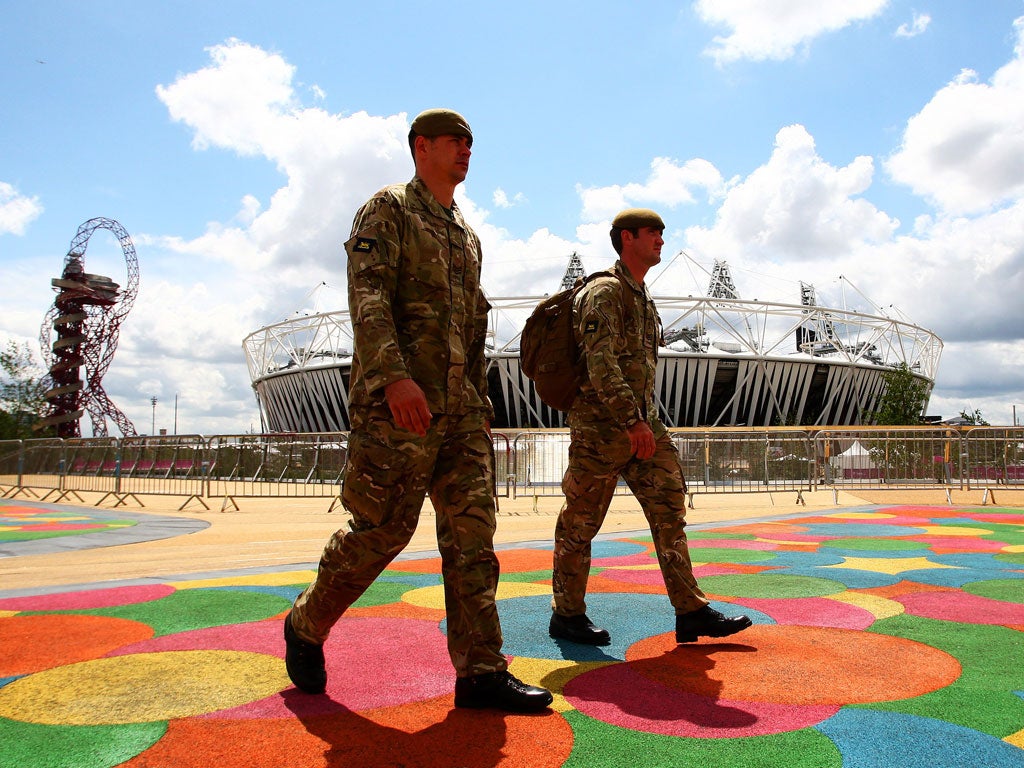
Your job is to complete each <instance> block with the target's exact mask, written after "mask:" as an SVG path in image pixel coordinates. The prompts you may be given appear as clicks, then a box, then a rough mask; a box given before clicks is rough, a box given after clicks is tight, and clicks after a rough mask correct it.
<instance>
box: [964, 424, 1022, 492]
mask: <svg viewBox="0 0 1024 768" xmlns="http://www.w3.org/2000/svg"><path fill="white" fill-rule="evenodd" d="M965 432H966V437H965V439H964V451H963V454H962V459H963V462H962V471H963V474H962V482H963V484H964V485H965V486H966V487H967V488H971V487H978V486H980V487H983V488H985V487H991V486H993V485H1006V486H1011V487H1012V486H1018V487H1020V486H1024V427H970V428H968V429H967V430H965Z"/></svg>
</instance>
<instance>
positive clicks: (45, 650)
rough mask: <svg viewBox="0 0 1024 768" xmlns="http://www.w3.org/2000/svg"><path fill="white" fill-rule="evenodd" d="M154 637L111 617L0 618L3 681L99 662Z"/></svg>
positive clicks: (144, 628)
mask: <svg viewBox="0 0 1024 768" xmlns="http://www.w3.org/2000/svg"><path fill="white" fill-rule="evenodd" d="M152 636H153V628H152V627H150V626H149V625H147V624H142V623H140V622H137V621H131V620H129V619H116V618H111V617H109V616H74V615H67V616H62V615H40V616H8V617H5V618H0V677H14V676H16V675H28V674H32V673H33V672H40V671H42V670H44V669H51V668H53V667H59V666H63V665H65V664H74V663H76V662H79V661H88V660H90V659H98V658H100V657H101V656H104V655H106V654H108V653H110V652H111V651H113V650H114V649H116V648H121V647H123V646H126V645H130V644H132V643H140V642H142V641H143V640H148V639H149V638H151V637H152Z"/></svg>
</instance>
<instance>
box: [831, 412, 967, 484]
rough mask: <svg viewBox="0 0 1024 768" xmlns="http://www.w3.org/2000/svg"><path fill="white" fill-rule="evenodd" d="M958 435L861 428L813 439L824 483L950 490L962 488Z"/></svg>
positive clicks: (948, 430) (949, 430)
mask: <svg viewBox="0 0 1024 768" xmlns="http://www.w3.org/2000/svg"><path fill="white" fill-rule="evenodd" d="M962 442H963V438H962V436H961V434H960V432H959V431H958V430H956V429H953V428H949V427H945V428H921V429H917V428H900V427H875V428H871V427H862V428H858V429H852V430H846V429H822V430H819V431H818V432H817V434H816V435H815V445H816V452H817V455H818V461H819V462H820V464H821V467H822V473H821V481H822V482H824V483H826V484H828V485H832V486H834V487H837V488H838V487H846V488H865V489H866V488H914V489H924V488H949V487H951V486H955V485H958V484H960V478H961V476H962V475H961V466H960V461H961V451H962Z"/></svg>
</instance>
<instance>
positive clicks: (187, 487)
mask: <svg viewBox="0 0 1024 768" xmlns="http://www.w3.org/2000/svg"><path fill="white" fill-rule="evenodd" d="M670 434H671V436H672V441H673V443H674V444H675V446H676V448H677V449H678V451H679V457H680V460H681V462H682V464H683V468H684V473H685V475H686V479H687V483H688V484H689V492H690V503H691V504H692V502H693V495H694V494H707V493H716V494H719V493H754V492H765V491H768V492H773V491H785V492H794V493H796V495H797V500H798V501H801V500H802V494H803V493H804V492H805V491H809V490H810V491H813V490H819V489H821V488H831V489H832V490H833V491H835V492H838V491H840V490H852V491H857V490H867V489H935V488H939V489H945V490H946V492H947V499H948V498H950V491H951V490H954V489H959V490H972V489H984V490H985V497H984V500H983V501H985V502H987V501H988V498H989V495H990V494H991V493H994V491H995V489H997V488H1007V487H1011V488H1024V428H1021V427H959V428H956V427H949V426H936V427H908V428H898V427H827V428H814V429H799V428H783V427H779V428H772V427H768V428H763V429H750V428H706V429H705V428H689V429H673V430H671V431H670ZM492 439H493V441H494V448H495V451H494V454H495V486H496V490H497V493H498V495H499V496H504V497H512V498H516V497H519V496H528V497H529V496H533V497H540V496H557V495H560V494H561V493H562V489H561V482H562V475H563V474H564V473H565V467H566V463H567V460H568V449H569V433H568V430H566V429H548V430H523V431H507V432H496V433H494V434H493V436H492ZM347 454H348V434H347V433H344V432H335V433H312V434H249V435H218V436H214V437H209V438H207V437H203V436H201V435H175V436H159V437H157V436H154V437H132V438H76V439H68V440H60V439H40V440H24V441H22V440H5V441H0V496H2V497H3V498H16V497H20V496H24V497H27V498H34V499H39V500H42V501H60V500H62V499H65V498H69V497H70V498H75V499H77V500H81V498H82V497H81V495H80V494H81V493H83V492H99V493H100V494H102V496H101V499H100V501H98V502H96V504H97V505H100V504H103V503H106V502H107V501H108V500H113V502H114V504H115V505H116V506H120V505H122V504H125V503H127V502H128V500H129V499H134V500H135V501H136V502H137V503H139V504H142V501H141V497H142V496H144V495H147V494H158V495H165V496H178V497H182V498H183V499H184V501H183V503H182V505H181V507H180V508H184V507H185V506H186V505H188V504H189V503H190V502H192V501H196V502H198V503H200V504H202V506H204V507H206V508H209V506H208V504H207V500H209V499H213V498H220V499H222V500H223V501H222V505H221V510H222V511H223V510H224V509H226V508H227V506H229V505H230V506H233V507H234V508H235V509H238V504H237V502H236V499H239V498H247V497H274V498H289V497H292V498H297V497H303V498H330V499H331V509H332V510H333V509H334V507H335V505H336V504H337V503H338V502H339V501H340V491H341V483H342V480H343V478H344V474H345V466H346V460H347ZM616 492H617V493H628V492H629V491H628V488H626V486H625V484H623V483H620V486H619V488H618V489H617V491H616Z"/></svg>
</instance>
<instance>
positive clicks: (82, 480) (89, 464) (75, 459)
mask: <svg viewBox="0 0 1024 768" xmlns="http://www.w3.org/2000/svg"><path fill="white" fill-rule="evenodd" d="M120 443H121V441H120V440H119V439H118V438H116V437H83V438H70V439H67V440H65V441H64V470H65V474H64V487H63V492H64V493H65V494H67V493H75V492H77V491H92V492H99V493H104V494H110V493H118V492H120V480H121V464H120V460H121V446H120Z"/></svg>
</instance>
